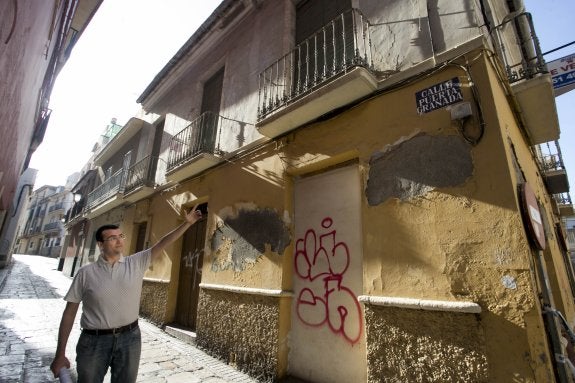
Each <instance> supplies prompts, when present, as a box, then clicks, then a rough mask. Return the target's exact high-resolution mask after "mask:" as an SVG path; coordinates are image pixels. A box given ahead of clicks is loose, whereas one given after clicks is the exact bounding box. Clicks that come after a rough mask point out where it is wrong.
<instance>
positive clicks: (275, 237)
mask: <svg viewBox="0 0 575 383" xmlns="http://www.w3.org/2000/svg"><path fill="white" fill-rule="evenodd" d="M289 242H290V235H289V230H288V228H287V227H286V225H285V224H284V222H283V221H282V219H281V216H280V215H279V214H278V213H277V212H276V211H274V210H273V209H268V208H266V209H255V210H245V209H242V210H239V212H238V214H237V216H235V217H228V218H225V219H224V220H223V222H222V223H221V224H220V225H219V227H218V229H217V230H216V231H215V232H214V234H213V236H212V239H211V248H212V250H213V255H214V259H213V261H212V265H211V269H212V271H214V272H217V271H222V270H229V269H232V270H234V271H243V270H245V268H246V266H248V265H250V264H254V263H255V262H256V261H257V259H258V258H259V257H261V256H262V255H263V254H264V253H265V252H266V248H267V247H269V249H270V250H271V251H272V252H274V253H277V254H279V255H280V256H281V255H283V253H284V250H285V248H286V247H287V245H288V244H289Z"/></svg>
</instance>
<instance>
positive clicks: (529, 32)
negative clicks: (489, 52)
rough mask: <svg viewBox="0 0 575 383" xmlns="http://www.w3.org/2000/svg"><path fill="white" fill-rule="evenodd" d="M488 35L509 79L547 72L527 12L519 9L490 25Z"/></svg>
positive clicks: (511, 80)
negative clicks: (490, 32)
mask: <svg viewBox="0 0 575 383" xmlns="http://www.w3.org/2000/svg"><path fill="white" fill-rule="evenodd" d="M492 39H493V43H494V44H495V49H496V51H497V52H498V54H499V55H500V58H501V60H502V62H503V65H504V66H505V71H506V72H507V78H508V79H509V83H514V82H517V81H520V80H525V79H530V78H533V77H535V75H537V74H541V73H547V72H548V71H547V65H546V64H545V60H544V59H543V54H542V53H541V47H540V46H539V40H538V38H537V35H536V34H535V28H534V27H533V19H532V18H531V14H530V13H528V12H524V13H520V14H518V15H516V16H514V17H511V18H509V19H508V20H505V21H504V22H503V23H501V24H500V25H498V26H496V27H495V28H493V31H492Z"/></svg>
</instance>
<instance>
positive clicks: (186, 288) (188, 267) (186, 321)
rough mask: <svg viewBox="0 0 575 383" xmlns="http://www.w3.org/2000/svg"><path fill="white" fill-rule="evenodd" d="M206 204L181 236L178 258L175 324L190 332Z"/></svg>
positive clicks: (201, 259)
mask: <svg viewBox="0 0 575 383" xmlns="http://www.w3.org/2000/svg"><path fill="white" fill-rule="evenodd" d="M207 207H208V205H207V203H205V204H201V205H200V206H199V207H198V209H200V210H201V211H202V219H201V220H200V221H198V222H196V223H195V224H194V225H192V226H191V227H190V228H189V229H188V230H187V231H186V232H185V233H184V236H183V245H182V254H181V256H180V278H179V284H178V300H177V305H176V322H177V323H178V324H179V325H180V326H183V327H185V328H189V329H191V330H192V331H195V330H196V317H197V313H198V298H199V296H200V282H201V281H202V266H203V262H204V246H205V241H206V227H207V214H205V213H206V212H207Z"/></svg>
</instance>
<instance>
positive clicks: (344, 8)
mask: <svg viewBox="0 0 575 383" xmlns="http://www.w3.org/2000/svg"><path fill="white" fill-rule="evenodd" d="M351 8H352V7H351V0H307V1H302V2H300V3H299V4H298V5H297V8H296V33H295V43H296V51H295V60H296V65H295V73H294V80H295V81H294V84H293V85H294V88H295V92H296V93H301V92H304V91H306V90H308V89H310V88H312V87H313V86H314V85H317V84H318V83H321V82H322V81H323V80H325V79H326V78H329V77H331V76H333V75H335V74H336V73H337V72H339V71H340V70H341V69H343V68H344V67H345V64H346V63H348V61H350V60H351V58H352V57H353V55H354V41H353V20H352V14H351V12H348V11H350V10H351ZM332 21H333V23H332Z"/></svg>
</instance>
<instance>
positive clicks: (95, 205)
mask: <svg viewBox="0 0 575 383" xmlns="http://www.w3.org/2000/svg"><path fill="white" fill-rule="evenodd" d="M123 180H124V169H120V170H118V171H117V172H116V173H114V174H113V175H112V176H111V177H109V178H108V179H107V180H106V181H104V183H103V184H101V185H100V186H98V187H96V188H95V189H94V190H92V191H91V192H90V193H89V194H88V197H87V201H86V211H85V214H86V218H93V217H95V216H97V215H99V214H101V213H104V212H106V211H108V210H111V209H113V208H115V207H116V206H119V205H121V204H122V203H123V199H122V198H121V197H122V196H121V193H123V191H124V190H123Z"/></svg>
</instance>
